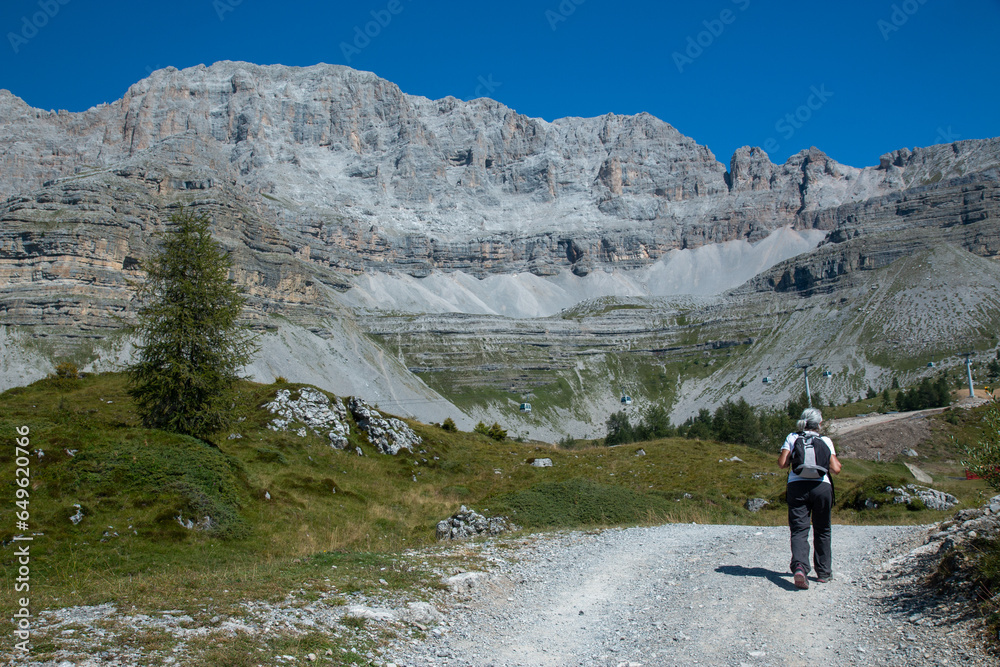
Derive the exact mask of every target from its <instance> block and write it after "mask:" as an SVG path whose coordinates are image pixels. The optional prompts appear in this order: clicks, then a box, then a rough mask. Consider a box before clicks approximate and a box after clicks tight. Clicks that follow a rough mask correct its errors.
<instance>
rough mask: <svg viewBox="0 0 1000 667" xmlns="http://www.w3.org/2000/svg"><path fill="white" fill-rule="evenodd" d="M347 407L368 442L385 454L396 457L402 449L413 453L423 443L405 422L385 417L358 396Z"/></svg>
mask: <svg viewBox="0 0 1000 667" xmlns="http://www.w3.org/2000/svg"><path fill="white" fill-rule="evenodd" d="M347 405H348V407H349V408H350V410H351V414H352V415H354V421H355V422H357V424H358V428H360V429H361V430H362V431H364V432H365V433H366V434H367V435H368V441H369V442H371V443H372V444H373V445H374V446H375V448H376V449H378V450H379V451H380V452H382V453H383V454H391V455H392V456H395V455H396V454H398V453H399V451H400V450H402V449H407V450H409V451H411V452H412V451H413V448H414V447H415V446H416V445H419V444H421V443H422V442H423V440H421V438H420V436H418V435H417V434H416V433H414V432H413V429H411V428H410V427H409V426H407V425H406V423H405V422H403V421H402V420H400V419H396V418H395V417H388V418H387V417H383V416H382V414H381V413H380V412H379V411H378V410H375V409H374V408H372V407H371V406H370V405H368V404H367V403H365V402H364V400H362V399H360V398H358V397H357V396H352V397H351V400H350V401H348V403H347Z"/></svg>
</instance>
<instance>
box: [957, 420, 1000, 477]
mask: <svg viewBox="0 0 1000 667" xmlns="http://www.w3.org/2000/svg"><path fill="white" fill-rule="evenodd" d="M983 420H984V421H985V431H986V433H985V435H984V437H983V438H982V439H981V440H980V441H979V443H978V444H976V445H973V446H967V447H966V448H965V458H964V459H963V460H962V465H963V466H965V469H966V470H968V471H970V472H972V473H974V474H976V475H979V476H980V477H982V478H983V479H984V480H986V483H987V484H989V485H990V486H991V487H993V488H994V489H996V490H998V491H1000V409H998V408H997V406H996V405H994V406H993V407H991V408H990V409H989V411H988V412H987V413H986V415H985V416H984V417H983Z"/></svg>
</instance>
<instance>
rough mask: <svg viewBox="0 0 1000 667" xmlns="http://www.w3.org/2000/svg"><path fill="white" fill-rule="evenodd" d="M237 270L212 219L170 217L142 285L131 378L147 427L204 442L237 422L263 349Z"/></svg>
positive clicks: (139, 286) (138, 293) (132, 391)
mask: <svg viewBox="0 0 1000 667" xmlns="http://www.w3.org/2000/svg"><path fill="white" fill-rule="evenodd" d="M230 267H231V259H230V257H229V255H228V254H227V253H226V251H225V250H224V249H223V248H222V247H221V246H220V244H219V243H217V242H216V241H215V240H214V239H213V238H212V235H211V232H210V231H209V220H208V219H207V218H206V217H204V216H196V215H194V214H193V213H191V212H189V211H187V210H182V211H181V212H179V213H176V214H174V215H172V216H171V218H170V225H169V227H168V229H167V232H166V233H165V235H164V238H163V241H162V244H161V245H160V247H159V249H158V250H157V251H156V252H154V254H153V256H152V257H151V258H150V259H149V261H148V262H145V263H144V266H143V268H144V269H145V270H146V280H145V282H142V283H139V284H137V286H136V296H137V297H138V300H139V303H140V305H139V308H138V310H137V313H136V322H135V323H134V325H133V327H132V330H133V333H134V334H135V338H136V345H137V348H138V354H137V356H136V360H135V361H134V363H132V364H131V365H130V366H129V367H128V369H127V372H128V379H129V393H130V395H131V396H132V398H133V399H135V402H136V405H137V407H138V410H139V414H140V416H141V417H142V421H143V424H144V425H145V426H147V427H149V428H159V429H163V430H167V431H173V432H177V433H184V434H187V435H191V436H194V437H198V438H204V437H205V436H206V435H208V434H209V433H212V432H213V431H216V430H219V429H221V428H223V427H225V426H226V425H227V424H228V423H229V422H230V421H231V414H232V411H231V405H232V401H233V399H234V395H235V384H236V381H237V380H238V379H239V377H240V376H239V372H240V370H241V369H242V368H243V367H244V366H246V365H247V364H248V363H250V362H251V361H252V360H253V357H254V355H255V354H256V353H257V349H258V348H257V343H256V336H254V335H253V334H252V333H251V332H250V331H249V329H248V328H247V327H246V326H245V325H243V324H241V323H240V313H241V312H242V309H243V304H244V303H245V298H244V296H243V295H242V293H241V291H240V289H239V287H238V286H237V285H235V284H234V283H233V282H231V281H230V280H229V269H230Z"/></svg>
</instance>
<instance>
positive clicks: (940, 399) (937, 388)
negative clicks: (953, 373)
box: [896, 376, 951, 412]
mask: <svg viewBox="0 0 1000 667" xmlns="http://www.w3.org/2000/svg"><path fill="white" fill-rule="evenodd" d="M949 405H951V390H950V389H949V388H948V380H947V379H945V377H944V376H941V377H939V378H938V379H937V380H935V381H933V382H931V380H930V379H928V378H924V379H923V380H921V381H920V384H918V385H916V386H914V387H910V388H909V389H906V390H901V391H900V392H899V393H898V394H896V409H897V410H899V411H900V412H909V411H911V410H927V409H928V408H945V407H948V406H949Z"/></svg>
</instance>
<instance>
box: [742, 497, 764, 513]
mask: <svg viewBox="0 0 1000 667" xmlns="http://www.w3.org/2000/svg"><path fill="white" fill-rule="evenodd" d="M770 504H771V503H770V502H769V501H767V500H764V499H763V498H750V499H749V500H747V502H746V504H745V505H744V507H746V508H747V509H748V510H750V511H751V512H759V511H761V510H762V509H764V508H765V507H766V506H768V505H770Z"/></svg>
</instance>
